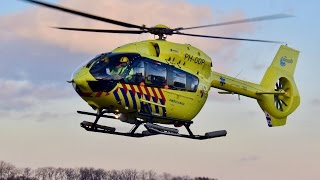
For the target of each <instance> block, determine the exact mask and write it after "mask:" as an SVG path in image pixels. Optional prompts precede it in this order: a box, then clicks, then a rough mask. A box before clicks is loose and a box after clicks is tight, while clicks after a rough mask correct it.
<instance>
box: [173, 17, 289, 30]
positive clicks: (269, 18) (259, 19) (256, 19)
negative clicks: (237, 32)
mask: <svg viewBox="0 0 320 180" xmlns="http://www.w3.org/2000/svg"><path fill="white" fill-rule="evenodd" d="M289 17H294V16H292V15H288V14H273V15H269V16H260V17H255V18H249V19H240V20H235V21H229V22H222V23H216V24H208V25H203V26H194V27H188V28H176V29H175V30H187V29H196V28H205V27H212V26H224V25H231V24H241V23H248V22H257V21H267V20H273V19H281V18H289Z"/></svg>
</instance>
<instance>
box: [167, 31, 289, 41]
mask: <svg viewBox="0 0 320 180" xmlns="http://www.w3.org/2000/svg"><path fill="white" fill-rule="evenodd" d="M173 34H178V35H185V36H194V37H204V38H215V39H227V40H237V41H254V42H266V43H284V42H280V41H269V40H259V39H245V38H232V37H222V36H208V35H200V34H187V33H182V32H175V33H173Z"/></svg>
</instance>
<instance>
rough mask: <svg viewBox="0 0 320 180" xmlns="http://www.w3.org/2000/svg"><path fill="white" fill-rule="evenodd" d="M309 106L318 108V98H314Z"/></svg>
mask: <svg viewBox="0 0 320 180" xmlns="http://www.w3.org/2000/svg"><path fill="white" fill-rule="evenodd" d="M311 105H313V106H320V99H319V98H315V99H313V100H312V101H311Z"/></svg>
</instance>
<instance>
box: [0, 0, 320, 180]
mask: <svg viewBox="0 0 320 180" xmlns="http://www.w3.org/2000/svg"><path fill="white" fill-rule="evenodd" d="M47 2H53V3H57V4H60V5H64V6H67V7H72V8H74V9H79V10H81V11H85V12H88V13H93V14H97V15H101V16H104V17H108V18H112V19H117V20H121V21H126V22H130V23H134V24H138V25H140V24H146V25H147V26H153V25H155V24H159V23H164V24H167V25H168V26H170V27H181V26H182V27H190V26H197V25H203V24H210V23H217V22H222V21H228V20H235V19H242V18H250V17H257V16H263V15H270V14H278V13H287V14H292V15H294V16H295V17H293V18H287V19H280V20H273V21H264V22H259V23H248V24H241V25H230V26H224V27H216V28H207V29H199V30H194V31H192V32H193V33H202V34H209V35H218V36H231V37H242V38H252V39H267V40H276V41H284V42H287V44H288V46H290V47H292V48H295V49H297V50H299V51H300V56H299V62H298V64H297V68H296V72H295V81H296V84H297V87H298V89H299V92H300V96H301V103H300V106H299V108H298V109H297V110H296V111H295V112H294V113H293V114H292V115H290V116H289V117H288V120H287V125H286V126H283V127H277V128H269V127H268V126H267V123H266V121H265V117H264V113H263V112H262V111H261V109H260V107H259V106H258V104H257V102H256V100H254V99H249V98H246V97H241V98H240V101H239V100H238V97H237V96H235V95H234V96H232V95H218V93H217V92H218V90H216V89H211V91H210V95H209V98H208V101H207V102H206V104H205V106H204V107H203V109H202V111H201V112H200V113H199V114H198V115H197V116H196V118H195V119H194V124H193V125H192V127H191V128H192V130H193V131H194V132H195V133H196V134H204V132H208V131H213V130H221V129H226V130H227V131H228V135H227V136H226V137H222V138H217V139H212V140H207V141H195V140H188V139H179V138H173V137H166V136H156V137H149V138H143V139H134V138H125V137H118V136H112V135H105V134H98V133H90V132H86V131H85V130H84V129H82V128H81V127H80V125H79V124H80V122H82V121H83V120H91V119H89V118H90V117H86V116H81V115H78V114H76V111H77V110H85V111H92V110H91V108H90V107H89V106H88V105H87V104H86V103H85V102H84V101H83V100H82V99H81V98H80V97H78V95H77V93H76V92H74V90H73V88H72V86H71V85H70V84H68V83H66V81H67V80H70V78H71V74H72V72H73V71H74V70H75V69H76V68H77V67H78V66H79V65H80V64H82V63H83V62H86V61H89V60H90V59H91V58H92V57H94V56H95V55H96V54H99V53H102V52H107V51H111V50H112V49H114V48H116V47H118V46H120V45H123V44H126V43H129V42H134V41H141V40H145V39H152V38H153V36H151V35H109V34H94V33H81V32H66V31H58V30H55V29H52V28H50V27H54V26H73V27H92V28H119V27H116V26H114V25H108V24H103V23H100V22H96V21H93V20H87V19H84V18H79V17H77V16H73V15H70V14H65V13H62V12H55V11H52V10H48V9H45V8H41V7H37V6H33V5H30V4H27V3H25V2H23V1H18V0H17V1H16V0H3V1H2V2H1V3H2V5H1V6H0V22H1V23H0V55H1V58H0V64H1V65H0V89H1V91H0V160H4V161H6V162H10V163H12V164H14V165H16V166H18V167H32V168H37V167H43V166H55V167H82V166H92V167H97V168H98V167H99V168H105V169H126V168H131V169H137V170H142V169H145V170H149V169H152V170H154V171H156V172H158V173H162V172H169V173H172V174H174V175H185V174H187V175H190V176H209V177H213V178H218V179H222V180H232V179H241V180H250V179H252V180H255V179H261V180H264V179H266V180H267V179H281V180H282V179H290V180H295V179H305V180H319V179H320V173H319V172H318V171H319V167H320V154H319V152H320V141H319V138H320V132H319V130H318V129H319V127H320V121H319V120H318V119H319V118H318V111H319V109H320V97H319V95H318V92H319V90H320V84H319V81H318V78H317V77H318V76H319V70H318V67H319V66H320V61H319V60H318V59H319V57H320V51H319V50H318V47H319V41H320V36H319V35H318V32H320V31H319V30H320V22H319V21H317V20H316V19H317V17H319V15H320V13H319V10H318V7H319V5H320V4H319V2H318V1H315V0H314V1H312V0H310V1H308V2H302V1H297V0H293V1H289V0H281V1H276V0H264V1H249V0H244V1H241V2H240V1H236V0H228V1H209V0H201V1H194V0H177V1H169V0H163V1H145V0H138V1H129V0H110V1H103V0H97V1H95V3H92V1H89V0H62V1H58V0H51V1H47ZM120 29H121V28H120ZM188 32H189V31H188ZM190 32H191V31H190ZM168 40H169V41H174V42H179V43H189V44H192V45H194V46H196V47H198V48H200V49H202V50H203V51H205V52H206V53H207V54H208V55H209V56H210V57H211V58H212V60H213V65H214V67H213V70H215V71H218V72H222V73H225V74H228V75H230V76H237V77H238V78H240V79H244V80H247V81H252V82H255V83H259V82H260V80H261V78H262V77H263V75H264V72H265V70H266V68H267V67H268V66H269V64H270V63H271V61H272V59H273V57H274V55H275V53H276V52H277V49H278V48H279V44H267V43H254V42H234V41H227V40H224V41H223V40H214V39H201V38H195V37H174V36H173V37H171V36H170V37H168ZM101 121H102V120H101ZM103 121H104V122H105V123H107V124H109V125H114V126H116V127H119V128H120V130H121V129H126V128H129V127H128V126H127V125H125V124H123V123H120V122H115V121H112V120H107V119H103ZM181 131H183V130H181Z"/></svg>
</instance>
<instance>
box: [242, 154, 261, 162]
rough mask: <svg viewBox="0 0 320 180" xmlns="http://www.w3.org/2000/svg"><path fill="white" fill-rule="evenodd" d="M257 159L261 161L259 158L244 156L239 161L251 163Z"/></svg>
mask: <svg viewBox="0 0 320 180" xmlns="http://www.w3.org/2000/svg"><path fill="white" fill-rule="evenodd" d="M259 159H261V158H260V157H259V156H256V155H248V156H244V157H242V158H241V159H240V161H241V162H253V161H258V160H259Z"/></svg>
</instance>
